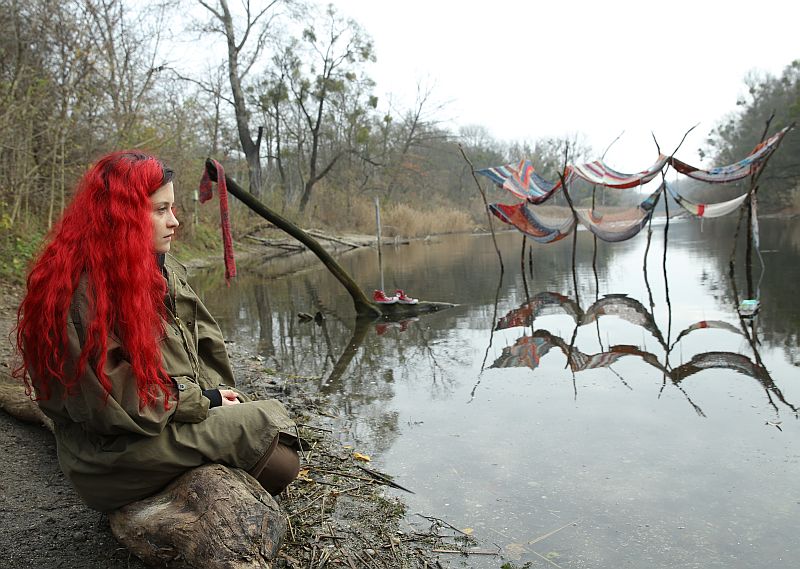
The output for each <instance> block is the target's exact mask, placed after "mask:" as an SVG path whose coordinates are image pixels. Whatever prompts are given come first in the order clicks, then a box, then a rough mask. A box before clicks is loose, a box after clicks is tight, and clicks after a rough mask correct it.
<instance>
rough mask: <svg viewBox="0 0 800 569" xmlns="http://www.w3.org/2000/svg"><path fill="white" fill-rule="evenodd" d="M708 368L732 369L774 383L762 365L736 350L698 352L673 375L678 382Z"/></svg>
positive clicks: (674, 370) (672, 373)
mask: <svg viewBox="0 0 800 569" xmlns="http://www.w3.org/2000/svg"><path fill="white" fill-rule="evenodd" d="M706 369H731V370H733V371H735V372H737V373H741V374H742V375H749V376H750V377H754V378H755V379H757V380H759V381H761V382H762V383H763V382H765V381H767V382H769V383H770V384H771V383H772V378H770V376H769V372H768V371H767V370H766V369H765V368H764V367H762V366H760V365H758V364H756V363H754V362H753V361H752V360H751V359H750V358H748V357H747V356H743V355H742V354H736V353H734V352H705V353H703V354H697V355H696V356H694V357H693V358H692V359H691V360H689V362H687V363H685V364H683V365H682V366H679V367H676V368H674V369H673V370H672V372H671V374H670V375H671V376H672V380H673V381H674V382H675V383H678V382H680V381H682V380H684V379H686V378H687V377H689V376H690V375H694V374H695V373H697V372H699V371H703V370H706Z"/></svg>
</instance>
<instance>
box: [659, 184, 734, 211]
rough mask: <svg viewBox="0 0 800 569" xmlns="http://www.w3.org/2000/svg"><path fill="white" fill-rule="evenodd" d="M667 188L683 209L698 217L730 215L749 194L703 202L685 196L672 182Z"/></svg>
mask: <svg viewBox="0 0 800 569" xmlns="http://www.w3.org/2000/svg"><path fill="white" fill-rule="evenodd" d="M667 190H668V191H669V193H670V195H671V196H672V197H673V198H674V199H675V201H676V202H678V204H679V205H680V206H681V207H682V208H683V209H685V210H686V211H688V212H689V213H691V214H692V215H694V216H696V217H722V216H723V215H728V214H729V213H731V212H733V211H736V210H737V209H738V208H739V206H741V205H742V202H744V200H746V199H747V194H746V193H745V194H742V195H741V196H739V197H736V198H733V199H732V200H728V201H726V202H720V203H712V204H702V203H694V202H692V201H690V200H688V199H686V198H684V197H683V196H681V195H680V194H679V193H678V192H677V191H676V190H675V189H673V187H672V186H671V185H670V184H667Z"/></svg>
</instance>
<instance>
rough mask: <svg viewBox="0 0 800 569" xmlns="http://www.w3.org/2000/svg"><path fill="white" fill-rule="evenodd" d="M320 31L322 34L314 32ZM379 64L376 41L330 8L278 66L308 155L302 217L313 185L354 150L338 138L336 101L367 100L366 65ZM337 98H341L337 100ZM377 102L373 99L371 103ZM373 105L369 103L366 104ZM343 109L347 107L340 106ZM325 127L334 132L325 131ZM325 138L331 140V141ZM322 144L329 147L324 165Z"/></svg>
mask: <svg viewBox="0 0 800 569" xmlns="http://www.w3.org/2000/svg"><path fill="white" fill-rule="evenodd" d="M317 29H319V30H321V33H320V34H319V35H318V34H317V32H316V31H315V30H317ZM372 60H374V55H373V51H372V42H371V40H370V39H369V37H368V36H367V35H366V34H365V33H364V32H363V31H362V30H361V28H360V27H359V26H358V24H357V23H356V22H354V21H352V20H345V19H343V18H341V17H340V16H339V15H338V14H337V12H336V10H335V9H334V7H333V6H332V5H329V6H328V8H327V10H326V11H325V15H324V17H323V21H322V22H320V24H319V25H315V26H313V27H307V28H306V29H305V30H304V31H303V34H302V39H301V40H300V41H296V40H295V41H292V42H291V43H290V45H289V46H287V47H286V48H285V50H284V51H283V53H282V54H281V56H280V57H279V59H278V61H279V63H280V65H281V68H282V70H283V77H285V81H286V86H287V93H288V95H289V97H290V99H291V101H292V103H293V105H294V108H295V110H296V111H297V114H298V117H297V120H296V121H295V123H294V126H295V129H296V130H295V140H296V142H297V145H298V147H297V148H298V157H301V156H304V160H303V162H304V166H305V167H304V168H303V171H302V178H303V193H302V195H301V197H300V204H299V210H300V212H301V213H302V212H303V211H305V208H306V206H307V205H308V202H309V200H310V198H311V194H312V191H313V189H314V186H316V184H317V183H318V182H319V181H320V180H322V179H323V178H324V177H325V176H326V175H327V174H328V173H329V172H330V171H331V169H332V168H333V167H334V166H335V165H336V163H337V162H338V161H339V159H340V158H341V157H342V156H343V155H344V154H345V153H347V152H349V150H350V149H349V148H347V147H346V145H345V144H341V143H340V141H337V140H336V137H335V132H334V131H335V126H336V124H337V121H339V120H343V119H344V120H346V117H344V116H342V115H341V114H338V115H337V114H336V112H335V111H336V110H337V105H336V101H337V100H338V101H342V100H349V101H350V103H353V102H354V98H355V99H357V98H358V97H359V96H361V95H363V91H361V90H359V89H358V87H364V86H368V87H371V85H372V83H371V82H370V81H369V80H366V79H365V78H364V77H363V69H362V67H361V66H362V64H363V63H365V62H367V61H372ZM337 96H338V98H337ZM369 100H370V101H373V102H374V99H369ZM367 104H369V103H367ZM338 110H342V106H341V105H338ZM326 128H329V130H328V131H327V132H326ZM326 135H328V136H327V138H326ZM323 142H328V143H329V153H328V156H326V157H325V159H324V160H323V156H322V149H323V147H322V145H323Z"/></svg>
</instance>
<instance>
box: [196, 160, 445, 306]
mask: <svg viewBox="0 0 800 569" xmlns="http://www.w3.org/2000/svg"><path fill="white" fill-rule="evenodd" d="M206 170H208V175H209V177H210V178H211V180H213V181H214V182H216V181H217V169H216V168H215V167H214V163H213V162H212V161H211V159H207V160H206ZM225 182H226V183H227V185H228V191H229V192H230V193H231V194H233V195H234V196H236V197H237V198H239V200H241V201H242V202H243V203H244V204H245V205H246V206H247V207H249V208H250V209H251V210H253V211H254V212H255V213H257V214H258V215H260V216H261V217H263V218H264V219H266V220H267V221H269V222H270V223H272V224H274V225H275V226H276V227H277V228H278V229H280V230H282V231H285V232H286V233H288V234H289V235H291V236H292V237H294V238H295V239H297V240H298V241H300V243H302V244H303V245H305V246H306V247H308V248H309V249H310V250H311V252H312V253H314V254H315V255H316V256H317V258H318V259H319V260H320V261H322V264H323V265H325V268H327V269H328V270H329V271H330V272H331V273H332V274H333V276H334V277H335V278H336V280H338V281H339V282H340V283H341V284H342V286H343V287H344V288H345V289H346V290H347V292H348V293H349V294H350V297H351V298H352V299H353V306H354V308H355V310H356V314H357V315H358V316H359V317H369V318H376V317H379V316H390V317H405V316H416V315H417V314H423V313H428V312H436V311H439V310H443V309H445V308H452V307H453V306H455V304H451V303H449V302H431V301H422V300H421V301H420V302H419V303H418V304H401V303H396V304H374V303H372V302H370V300H369V299H368V298H367V296H366V295H365V294H364V292H363V291H362V290H361V289H360V288H359V286H358V285H357V284H356V282H355V281H354V280H353V278H352V277H351V276H350V275H349V274H348V273H347V271H345V270H344V269H343V268H342V266H341V265H339V263H337V262H336V259H334V258H333V257H332V256H331V254H330V253H328V252H327V251H326V250H325V249H324V248H323V247H322V246H321V245H320V244H319V242H318V241H317V240H316V239H314V238H313V237H311V235H309V234H308V233H306V232H305V231H303V230H302V229H300V228H299V227H298V226H296V225H295V224H294V223H292V222H291V221H289V220H288V219H286V218H285V217H283V216H281V215H279V214H278V213H276V212H274V211H272V210H271V209H269V208H268V207H267V206H265V205H264V204H263V203H261V202H260V201H259V200H258V199H257V198H256V197H255V196H253V195H252V194H250V193H249V192H246V191H245V190H244V189H243V188H242V187H241V186H240V185H239V184H238V183H236V180H234V179H233V178H231V177H230V176H228V175H227V174H226V175H225Z"/></svg>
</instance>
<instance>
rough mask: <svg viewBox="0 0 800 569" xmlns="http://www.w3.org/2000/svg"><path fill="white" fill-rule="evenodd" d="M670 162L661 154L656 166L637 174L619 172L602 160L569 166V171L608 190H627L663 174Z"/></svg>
mask: <svg viewBox="0 0 800 569" xmlns="http://www.w3.org/2000/svg"><path fill="white" fill-rule="evenodd" d="M668 160H669V157H668V156H665V155H664V154H659V155H658V159H657V160H656V162H655V164H653V165H652V166H650V167H649V168H648V169H647V170H643V171H641V172H637V173H635V174H624V173H622V172H617V171H616V170H614V169H613V168H611V167H609V166H608V164H606V163H605V162H603V161H602V160H595V161H594V162H587V163H586V164H573V165H571V166H569V168H568V170H569V171H570V172H571V173H573V174H575V175H576V176H578V177H579V178H582V179H584V180H586V181H587V182H589V183H592V184H596V185H598V186H605V187H607V188H617V189H625V188H634V187H636V186H641V185H642V184H646V183H647V182H649V181H650V180H652V179H653V178H655V177H656V176H657V175H658V174H660V173H661V169H662V168H663V167H664V166H665V165H666V164H667V161H668Z"/></svg>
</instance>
